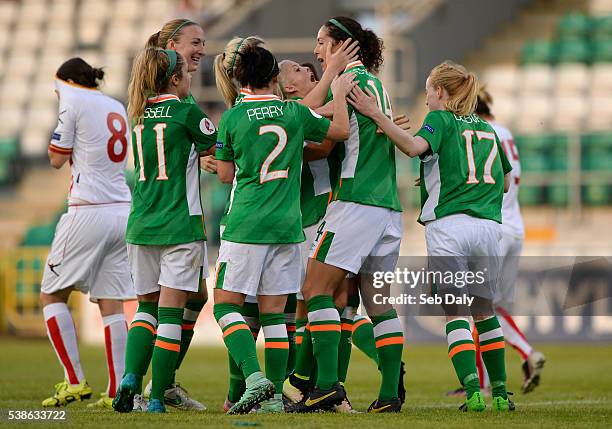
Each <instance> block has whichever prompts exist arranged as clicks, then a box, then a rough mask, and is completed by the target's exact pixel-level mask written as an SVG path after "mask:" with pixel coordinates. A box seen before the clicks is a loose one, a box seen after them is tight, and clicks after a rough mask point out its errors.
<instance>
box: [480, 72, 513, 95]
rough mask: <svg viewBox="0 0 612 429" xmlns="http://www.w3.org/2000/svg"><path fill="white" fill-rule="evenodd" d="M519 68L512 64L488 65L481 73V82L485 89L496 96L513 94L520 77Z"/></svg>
mask: <svg viewBox="0 0 612 429" xmlns="http://www.w3.org/2000/svg"><path fill="white" fill-rule="evenodd" d="M519 72H520V70H519V68H518V67H517V66H516V65H514V64H500V65H496V66H492V67H489V68H487V69H486V70H485V72H484V73H483V75H482V82H483V83H484V84H485V85H486V86H487V89H488V90H489V91H490V92H491V94H494V96H495V98H496V100H497V97H499V96H501V95H506V94H513V93H514V92H515V91H516V88H517V86H518V83H519V79H520V73H519Z"/></svg>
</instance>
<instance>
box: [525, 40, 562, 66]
mask: <svg viewBox="0 0 612 429" xmlns="http://www.w3.org/2000/svg"><path fill="white" fill-rule="evenodd" d="M554 55H555V51H554V46H553V44H552V43H550V42H549V41H548V40H532V41H530V42H527V43H526V44H525V46H523V50H522V51H521V62H522V63H523V64H539V63H550V62H552V60H553V58H554Z"/></svg>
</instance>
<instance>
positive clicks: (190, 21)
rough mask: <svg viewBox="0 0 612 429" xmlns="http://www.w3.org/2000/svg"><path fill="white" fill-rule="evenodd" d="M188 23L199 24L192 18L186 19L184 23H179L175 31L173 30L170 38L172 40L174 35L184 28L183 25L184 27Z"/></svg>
mask: <svg viewBox="0 0 612 429" xmlns="http://www.w3.org/2000/svg"><path fill="white" fill-rule="evenodd" d="M187 24H195V25H197V24H196V23H195V22H193V21H192V20H190V19H186V20H185V21H183V23H182V24H181V25H179V26H178V27H176V29H175V30H174V31H173V32H172V33H171V34H170V37H168V40H172V38H173V37H174V36H176V33H178V32H179V31H180V30H181V28H183V27H184V26H186V25H187Z"/></svg>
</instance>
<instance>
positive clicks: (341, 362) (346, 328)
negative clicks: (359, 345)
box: [338, 307, 355, 383]
mask: <svg viewBox="0 0 612 429" xmlns="http://www.w3.org/2000/svg"><path fill="white" fill-rule="evenodd" d="M340 310H341V309H338V312H339V313H340V314H341V316H340V326H341V331H340V343H339V345H338V381H340V382H341V383H344V382H345V381H346V374H347V373H348V368H349V362H350V360H351V349H352V348H353V343H352V342H351V336H352V334H353V317H354V316H355V309H354V308H353V307H346V308H344V309H342V311H340Z"/></svg>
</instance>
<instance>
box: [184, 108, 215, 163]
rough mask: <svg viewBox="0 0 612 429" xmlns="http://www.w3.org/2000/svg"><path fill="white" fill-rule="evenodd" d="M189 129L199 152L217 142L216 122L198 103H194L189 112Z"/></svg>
mask: <svg viewBox="0 0 612 429" xmlns="http://www.w3.org/2000/svg"><path fill="white" fill-rule="evenodd" d="M187 129H188V130H189V134H190V136H191V137H192V138H193V142H194V143H195V146H196V150H197V151H198V152H204V151H207V150H208V149H210V148H211V147H212V146H213V145H214V144H215V143H216V142H217V129H216V128H215V124H213V122H212V121H211V120H210V119H209V118H208V116H206V115H205V114H204V112H202V110H200V107H199V106H198V105H197V104H192V105H191V106H190V109H189V112H188V113H187Z"/></svg>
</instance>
